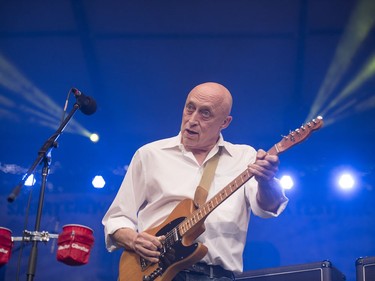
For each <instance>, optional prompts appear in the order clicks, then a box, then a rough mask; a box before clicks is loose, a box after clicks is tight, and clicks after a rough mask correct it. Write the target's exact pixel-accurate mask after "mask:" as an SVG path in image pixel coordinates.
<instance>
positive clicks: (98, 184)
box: [92, 175, 105, 188]
mask: <svg viewBox="0 0 375 281" xmlns="http://www.w3.org/2000/svg"><path fill="white" fill-rule="evenodd" d="M92 186H93V187H95V188H103V187H104V186H105V180H104V178H103V177H102V176H100V175H98V176H95V177H94V179H93V180H92Z"/></svg>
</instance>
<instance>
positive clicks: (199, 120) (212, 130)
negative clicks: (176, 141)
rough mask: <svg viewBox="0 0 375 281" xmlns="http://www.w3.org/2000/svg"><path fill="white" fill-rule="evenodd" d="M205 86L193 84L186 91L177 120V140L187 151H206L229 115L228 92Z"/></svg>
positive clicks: (214, 140)
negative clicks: (178, 127)
mask: <svg viewBox="0 0 375 281" xmlns="http://www.w3.org/2000/svg"><path fill="white" fill-rule="evenodd" d="M220 90H221V89H220V88H219V89H218V88H215V87H213V88H212V87H209V86H201V87H196V88H194V89H193V90H192V91H191V92H190V94H189V95H188V97H187V99H186V103H185V108H184V111H183V115H182V123H181V135H182V138H181V142H182V144H183V145H184V146H185V148H186V149H187V150H188V151H192V152H198V151H209V150H211V148H212V147H213V146H214V145H215V144H216V142H217V140H218V138H219V135H220V131H221V130H222V129H224V128H226V127H227V126H228V125H229V123H230V121H231V120H232V117H231V116H228V114H229V111H230V106H231V105H230V103H228V100H227V99H228V96H227V95H225V94H223V92H221V91H222V90H221V91H220Z"/></svg>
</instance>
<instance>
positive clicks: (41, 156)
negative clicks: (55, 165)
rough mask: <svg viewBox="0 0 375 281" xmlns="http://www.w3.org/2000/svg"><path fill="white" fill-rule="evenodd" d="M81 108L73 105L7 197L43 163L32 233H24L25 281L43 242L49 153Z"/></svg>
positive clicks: (13, 195)
mask: <svg viewBox="0 0 375 281" xmlns="http://www.w3.org/2000/svg"><path fill="white" fill-rule="evenodd" d="M80 107H81V105H80V104H79V103H75V104H74V106H73V109H72V110H71V111H70V112H69V114H68V115H67V116H66V118H65V119H64V120H63V122H62V123H61V125H60V127H59V128H58V129H57V131H56V132H55V133H54V134H53V135H52V136H51V137H50V138H48V140H47V141H46V142H45V143H44V144H43V146H42V147H41V148H40V150H39V151H38V157H37V158H36V160H35V161H34V163H33V164H32V165H31V167H30V168H29V170H28V171H27V173H26V175H25V176H24V177H23V178H22V180H21V182H20V183H19V184H18V185H17V186H16V187H15V188H14V189H13V191H12V193H10V194H9V196H8V202H13V201H14V200H15V199H16V197H17V196H18V194H19V193H20V191H21V188H22V186H23V185H24V183H25V181H26V179H27V177H28V176H29V175H31V174H33V173H34V171H35V169H36V167H37V166H38V165H39V164H40V163H41V162H43V169H42V183H41V188H40V194H39V201H38V210H37V215H36V220H35V228H34V232H28V231H26V230H25V231H24V232H26V233H29V235H31V239H30V240H31V241H32V248H31V253H30V256H29V263H28V270H27V280H28V281H32V280H33V279H34V276H35V271H36V270H35V269H36V263H37V256H38V242H40V241H43V239H40V237H41V236H43V233H45V232H42V233H41V232H40V222H41V218H42V210H43V201H44V193H45V189H46V182H47V176H48V174H49V170H50V165H51V151H52V149H53V148H57V139H58V138H59V136H60V135H61V133H62V132H63V131H64V129H65V127H66V126H67V124H68V123H69V121H70V120H71V119H72V117H73V115H74V114H75V112H76V111H77V110H78V109H79V108H80Z"/></svg>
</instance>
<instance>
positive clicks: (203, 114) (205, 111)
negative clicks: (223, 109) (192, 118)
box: [201, 110, 211, 118]
mask: <svg viewBox="0 0 375 281" xmlns="http://www.w3.org/2000/svg"><path fill="white" fill-rule="evenodd" d="M201 114H202V116H203V117H204V118H209V117H210V116H211V112H209V111H208V110H202V111H201Z"/></svg>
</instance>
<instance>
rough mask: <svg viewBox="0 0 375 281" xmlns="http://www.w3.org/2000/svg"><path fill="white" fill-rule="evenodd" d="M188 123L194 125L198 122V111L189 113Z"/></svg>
mask: <svg viewBox="0 0 375 281" xmlns="http://www.w3.org/2000/svg"><path fill="white" fill-rule="evenodd" d="M189 123H190V125H196V124H197V123H198V112H197V111H195V112H194V113H193V114H191V115H190V118H189Z"/></svg>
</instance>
